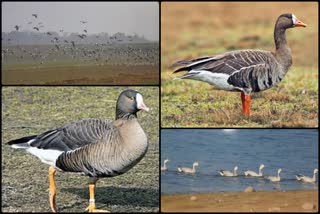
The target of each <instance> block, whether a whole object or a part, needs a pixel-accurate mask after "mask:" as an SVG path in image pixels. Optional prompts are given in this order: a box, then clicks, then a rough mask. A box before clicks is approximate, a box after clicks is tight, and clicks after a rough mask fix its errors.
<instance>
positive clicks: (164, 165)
mask: <svg viewBox="0 0 320 214" xmlns="http://www.w3.org/2000/svg"><path fill="white" fill-rule="evenodd" d="M169 161H170V160H168V159H166V160H164V163H163V166H161V171H167V170H168V168H167V165H166V164H167V163H168V162H169Z"/></svg>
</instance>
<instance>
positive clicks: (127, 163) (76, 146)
mask: <svg viewBox="0 0 320 214" xmlns="http://www.w3.org/2000/svg"><path fill="white" fill-rule="evenodd" d="M139 110H145V111H149V108H148V107H147V106H146V105H145V104H144V102H143V98H142V95H141V94H140V93H139V92H137V91H133V90H126V91H123V92H122V93H121V94H120V95H119V97H118V100H117V104H116V119H115V121H112V120H111V119H87V120H81V121H78V122H73V123H69V124H66V125H65V126H63V127H61V128H57V129H54V130H49V131H47V132H44V133H43V134H40V135H33V136H28V137H23V138H20V139H17V140H13V141H10V142H8V144H9V145H11V146H12V147H13V148H22V149H26V151H27V152H30V153H31V154H33V155H35V156H37V157H38V158H40V160H41V161H42V162H44V163H46V164H49V165H50V167H49V181H50V187H49V193H50V194H49V199H50V207H51V210H52V211H53V212H56V211H57V208H56V203H55V195H56V187H55V182H54V175H55V172H56V169H58V170H59V171H65V172H75V173H81V174H84V175H87V176H89V193H90V200H89V206H88V208H87V210H89V212H98V211H104V210H99V209H96V205H95V200H94V196H95V186H96V182H97V180H98V179H99V178H102V177H113V176H117V175H121V174H123V173H125V172H127V171H128V170H129V169H131V168H132V167H133V166H134V165H136V164H137V163H138V162H139V161H140V160H141V159H142V158H143V157H144V155H145V153H146V152H147V148H148V139H147V136H146V134H145V132H144V131H143V129H142V128H141V126H140V124H139V122H138V120H137V112H138V111H139Z"/></svg>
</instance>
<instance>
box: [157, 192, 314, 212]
mask: <svg viewBox="0 0 320 214" xmlns="http://www.w3.org/2000/svg"><path fill="white" fill-rule="evenodd" d="M318 209H319V204H318V190H299V191H285V192H249V193H245V192H228V193H202V194H186V195H162V196H161V211H162V212H310V211H311V212H317V211H318Z"/></svg>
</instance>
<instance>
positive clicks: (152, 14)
mask: <svg viewBox="0 0 320 214" xmlns="http://www.w3.org/2000/svg"><path fill="white" fill-rule="evenodd" d="M32 14H36V17H35V15H32ZM16 26H17V27H16ZM17 28H18V29H17ZM54 37H57V38H59V39H60V40H67V41H70V40H73V41H75V42H77V43H82V44H87V43H126V42H131V43H140V42H148V41H151V42H158V41H159V3H158V2H2V44H16V43H18V44H47V43H50V42H51V43H54V42H55V41H54V39H53V38H54Z"/></svg>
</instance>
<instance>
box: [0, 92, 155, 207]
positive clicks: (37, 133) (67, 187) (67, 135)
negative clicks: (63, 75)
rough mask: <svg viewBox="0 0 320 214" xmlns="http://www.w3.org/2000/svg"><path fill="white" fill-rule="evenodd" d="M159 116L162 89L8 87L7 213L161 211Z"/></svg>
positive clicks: (4, 182)
mask: <svg viewBox="0 0 320 214" xmlns="http://www.w3.org/2000/svg"><path fill="white" fill-rule="evenodd" d="M158 113H159V90H158V87H102V86H101V87H75V86H74V87H61V86H56V87H31V86H26V87H23V86H17V87H2V143H3V144H2V147H1V149H2V151H1V153H2V188H3V191H2V211H3V212H50V211H62V212H84V211H85V209H86V208H87V207H88V209H89V211H90V212H97V211H106V210H109V211H112V212H158V211H159V114H158ZM27 153H28V154H27ZM29 153H31V154H29ZM40 160H41V162H43V163H41V162H40ZM49 166H50V168H49ZM53 167H55V169H54V168H53ZM48 169H49V178H50V180H49V182H48V177H47V176H48ZM54 174H55V176H54ZM122 174H123V175H122ZM80 175H85V176H80ZM117 175H121V176H117ZM98 179H99V181H97V180H98ZM95 183H96V191H94V189H95V188H94V186H93V185H95ZM49 184H50V188H49V193H50V194H51V196H50V203H52V204H49V200H48V199H49V197H48V191H47V190H48V187H49ZM88 184H89V189H88ZM88 190H90V191H88ZM89 192H90V200H89ZM55 194H56V198H57V200H56V202H55V201H54V198H55V197H54V195H55ZM95 196H96V197H95ZM88 201H89V202H90V203H88ZM50 207H51V209H50ZM101 209H102V210H101Z"/></svg>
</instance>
